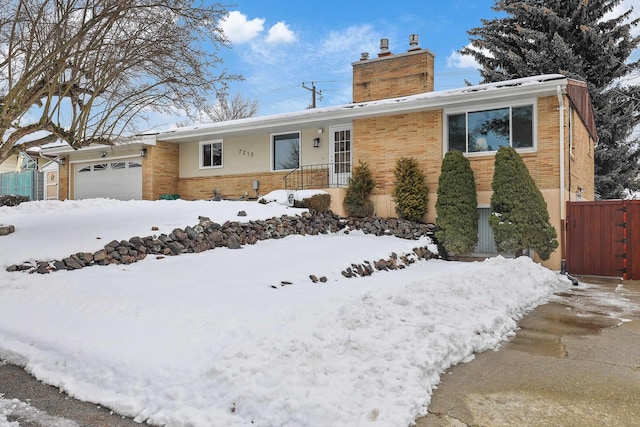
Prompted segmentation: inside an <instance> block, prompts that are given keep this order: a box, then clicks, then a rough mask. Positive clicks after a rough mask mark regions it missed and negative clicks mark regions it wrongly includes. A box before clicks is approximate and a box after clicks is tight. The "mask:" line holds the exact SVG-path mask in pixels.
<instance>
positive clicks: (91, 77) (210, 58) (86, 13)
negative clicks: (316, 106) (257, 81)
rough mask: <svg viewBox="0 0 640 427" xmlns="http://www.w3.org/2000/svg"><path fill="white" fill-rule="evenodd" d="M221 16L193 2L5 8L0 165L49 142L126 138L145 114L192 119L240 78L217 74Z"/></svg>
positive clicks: (57, 2) (32, 3) (80, 1)
mask: <svg viewBox="0 0 640 427" xmlns="http://www.w3.org/2000/svg"><path fill="white" fill-rule="evenodd" d="M224 16H226V10H225V9H224V7H223V6H222V5H221V4H219V3H215V4H211V5H200V4H198V5H197V6H196V5H195V4H194V2H193V1H192V0H127V1H124V0H8V2H7V1H5V3H4V4H3V6H2V8H0V162H2V161H4V160H5V159H6V158H7V157H8V156H9V155H10V154H11V153H13V152H15V150H16V149H14V147H19V146H33V145H36V144H37V143H42V142H43V141H51V140H52V139H53V140H55V139H63V140H65V141H67V142H68V143H69V144H70V145H71V146H72V147H74V148H79V147H82V146H84V145H87V144H89V143H90V142H92V141H101V142H109V141H111V140H113V139H115V138H118V137H120V136H125V135H130V134H132V133H135V130H136V129H135V122H136V118H137V115H138V114H140V113H144V112H152V111H159V112H172V111H175V109H181V110H184V111H186V112H187V114H190V115H193V116H194V117H195V116H196V115H197V114H198V112H199V111H202V109H203V108H204V107H205V106H206V105H207V96H208V95H209V94H210V93H223V92H224V91H225V89H226V83H227V82H229V81H230V80H237V79H240V78H241V77H240V76H237V75H233V74H228V73H227V72H226V70H224V69H223V70H220V69H219V67H220V65H221V63H222V61H221V59H220V58H219V57H218V56H217V52H218V51H219V49H221V48H226V47H228V42H227V39H226V38H225V36H224V33H223V32H222V30H221V29H220V27H219V20H220V19H221V18H223V17H224ZM254 114H255V113H254ZM43 134H44V136H42V135H43ZM34 135H35V136H34Z"/></svg>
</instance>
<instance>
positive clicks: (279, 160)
mask: <svg viewBox="0 0 640 427" xmlns="http://www.w3.org/2000/svg"><path fill="white" fill-rule="evenodd" d="M386 46H388V41H387V40H385V39H383V40H382V41H381V51H380V52H379V53H378V55H377V57H375V58H369V55H368V54H367V53H363V54H362V56H361V58H360V60H358V61H356V62H354V63H353V64H352V66H353V102H352V103H350V104H346V105H339V106H334V107H326V108H318V109H307V110H304V111H297V112H292V113H288V114H278V115H272V116H262V117H251V118H247V119H241V120H233V121H228V122H219V123H210V124H203V125H199V126H193V127H186V128H179V129H175V130H172V131H167V132H160V133H157V134H153V135H142V136H140V137H137V138H133V139H131V140H128V141H123V142H121V143H118V144H115V145H113V146H92V147H86V148H83V149H80V150H77V151H74V150H72V149H69V148H66V149H65V148H62V149H61V148H58V149H53V150H48V151H47V155H49V156H51V155H57V156H59V157H60V158H61V159H62V160H63V161H62V163H63V165H62V166H61V167H60V172H59V177H60V186H59V194H60V198H61V199H67V198H69V199H79V198H86V197H113V198H125V199H145V200H155V199H158V198H160V196H161V195H163V194H179V195H180V197H181V198H183V199H209V198H211V197H212V195H213V191H214V189H215V190H217V191H218V192H219V193H220V194H221V195H222V196H223V197H229V198H241V197H248V198H252V197H255V196H257V195H259V194H266V193H267V192H269V191H271V190H275V189H283V188H288V189H298V188H323V189H326V190H327V191H328V192H329V193H330V194H331V195H332V204H333V206H332V208H333V209H334V211H335V212H337V213H343V210H342V200H343V198H344V194H345V191H346V186H347V183H348V178H349V176H350V172H351V170H352V167H353V165H354V164H358V162H366V163H368V164H369V167H370V168H371V171H372V173H373V175H374V179H375V180H376V182H377V186H376V188H375V190H374V195H373V201H374V203H375V206H376V213H377V214H378V215H380V216H384V217H392V216H394V215H395V210H394V202H393V200H392V197H391V192H392V190H393V188H394V174H393V170H394V167H395V162H396V160H397V159H398V158H400V157H403V156H404V157H413V158H415V159H417V161H418V163H419V165H420V167H421V168H422V170H423V172H424V174H425V178H426V182H427V185H428V187H429V190H430V198H429V210H428V212H427V214H426V215H425V218H424V220H425V221H435V216H436V213H435V201H436V192H437V185H438V177H439V174H440V167H441V163H442V159H443V157H444V154H445V153H446V152H447V151H448V150H452V149H456V150H460V151H462V152H464V153H465V155H466V156H467V157H468V158H469V160H470V161H471V165H472V168H473V171H474V173H475V179H476V185H477V191H478V203H479V209H480V216H481V220H480V221H481V222H480V242H479V244H478V247H477V248H476V253H483V254H484V253H494V252H495V247H494V245H493V239H492V235H491V230H490V229H489V227H488V222H487V217H488V214H489V202H490V197H491V192H492V191H491V181H492V178H493V163H494V156H495V153H496V151H497V149H498V148H499V147H500V146H505V145H506V146H509V145H510V146H513V147H514V148H516V150H517V151H518V152H519V153H520V155H521V156H522V157H523V159H524V161H525V163H526V164H527V167H528V168H529V172H530V173H531V175H532V177H533V178H534V180H535V181H536V183H537V185H538V187H539V188H540V190H541V192H542V194H543V196H544V198H545V200H546V202H547V205H548V208H549V213H550V216H551V221H552V224H553V225H554V226H555V227H556V229H557V230H558V236H560V237H559V240H560V241H561V247H560V249H559V250H557V251H556V253H554V254H553V255H552V257H551V259H550V260H549V261H547V262H545V265H547V266H549V267H551V268H554V269H559V268H560V262H561V259H562V253H563V251H564V238H563V236H564V233H563V232H561V231H562V230H563V227H564V220H565V218H566V215H565V205H566V203H565V202H567V201H575V200H593V198H594V144H595V142H596V141H597V133H596V128H595V122H594V117H593V111H592V106H591V102H590V99H589V94H588V90H587V85H586V83H585V82H581V81H576V80H572V79H569V78H566V77H565V76H563V75H558V74H553V75H541V76H532V77H528V78H523V79H517V80H510V81H504V82H500V83H492V84H482V85H476V86H468V87H464V88H461V89H455V90H446V91H438V92H435V91H434V84H433V77H434V55H433V53H432V52H430V51H429V50H428V49H423V48H420V47H419V46H418V44H417V37H416V36H413V35H412V36H411V38H410V44H409V47H408V50H407V51H406V52H402V53H398V54H393V53H391V52H389V51H388V49H387V48H386Z"/></svg>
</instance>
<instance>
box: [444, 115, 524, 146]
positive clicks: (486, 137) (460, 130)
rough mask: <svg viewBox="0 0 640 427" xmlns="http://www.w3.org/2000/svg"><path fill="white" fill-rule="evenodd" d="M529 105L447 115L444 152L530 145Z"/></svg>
mask: <svg viewBox="0 0 640 427" xmlns="http://www.w3.org/2000/svg"><path fill="white" fill-rule="evenodd" d="M533 114H534V111H533V105H523V106H517V107H502V108H494V109H488V110H479V111H469V112H462V113H455V114H447V119H446V120H447V132H448V135H447V141H448V147H447V149H448V151H450V150H458V151H462V152H463V153H478V152H486V151H498V149H499V148H500V147H509V146H511V147H513V148H533V147H534V132H533V131H534V125H533V121H534V118H533Z"/></svg>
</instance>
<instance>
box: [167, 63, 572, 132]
mask: <svg viewBox="0 0 640 427" xmlns="http://www.w3.org/2000/svg"><path fill="white" fill-rule="evenodd" d="M561 80H564V81H565V83H566V81H567V78H566V77H565V76H564V75H562V74H543V75H539V76H532V77H525V78H520V79H513V80H505V81H502V82H495V83H486V84H480V85H475V86H468V87H464V88H459V89H450V90H444V91H437V92H424V93H419V94H416V95H408V96H402V97H397V98H387V99H381V100H375V101H366V102H358V103H351V104H343V105H336V106H330V107H322V108H315V109H306V110H300V111H294V112H287V113H280V114H274V115H269V116H254V117H249V118H245V119H237V120H230V121H224V122H213V123H202V124H198V125H194V126H188V127H182V128H177V129H172V130H168V131H164V132H159V133H158V134H157V137H158V139H161V140H171V139H178V138H181V137H185V136H187V135H190V134H199V133H204V132H207V131H208V132H211V131H218V132H226V131H234V130H246V129H257V128H261V127H267V126H271V125H276V124H284V123H286V122H291V124H294V123H301V122H310V123H311V122H314V121H320V120H328V119H337V118H342V119H346V118H356V117H363V116H373V115H379V114H384V113H392V112H396V113H397V112H402V111H411V110H416V109H425V108H430V107H431V108H438V107H440V108H442V107H443V106H445V105H447V104H449V103H452V102H453V100H456V102H458V103H460V102H464V101H465V99H466V100H469V99H470V97H472V96H488V97H490V96H492V95H495V96H498V91H513V90H523V89H525V88H527V89H531V90H532V91H535V90H537V89H538V88H540V87H541V86H545V87H546V86H549V83H551V85H552V86H553V87H555V85H556V84H557V82H558V81H561ZM545 84H546V85H545Z"/></svg>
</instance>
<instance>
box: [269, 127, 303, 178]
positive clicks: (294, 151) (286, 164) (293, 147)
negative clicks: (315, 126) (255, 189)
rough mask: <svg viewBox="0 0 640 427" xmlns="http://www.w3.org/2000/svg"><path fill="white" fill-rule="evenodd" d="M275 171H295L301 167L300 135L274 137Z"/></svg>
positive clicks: (286, 134) (294, 133) (288, 134)
mask: <svg viewBox="0 0 640 427" xmlns="http://www.w3.org/2000/svg"><path fill="white" fill-rule="evenodd" d="M272 147H273V165H272V167H273V170H274V171H278V170H288V169H295V168H297V167H298V166H300V133H299V132H293V133H285V134H280V135H273V146H272Z"/></svg>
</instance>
